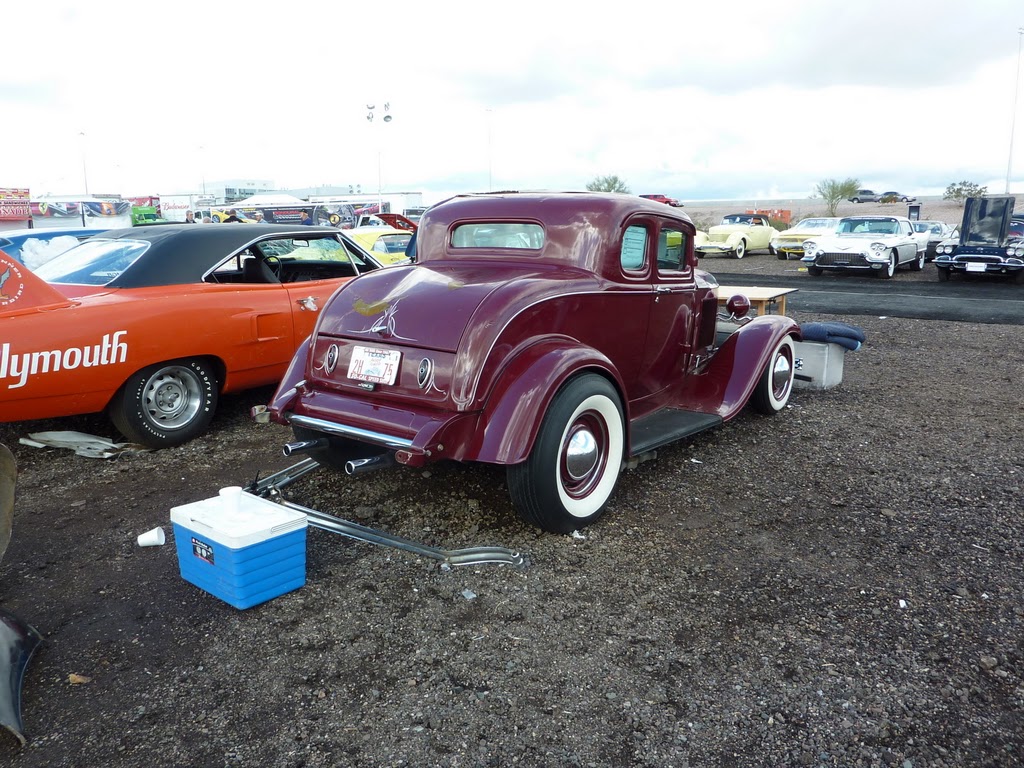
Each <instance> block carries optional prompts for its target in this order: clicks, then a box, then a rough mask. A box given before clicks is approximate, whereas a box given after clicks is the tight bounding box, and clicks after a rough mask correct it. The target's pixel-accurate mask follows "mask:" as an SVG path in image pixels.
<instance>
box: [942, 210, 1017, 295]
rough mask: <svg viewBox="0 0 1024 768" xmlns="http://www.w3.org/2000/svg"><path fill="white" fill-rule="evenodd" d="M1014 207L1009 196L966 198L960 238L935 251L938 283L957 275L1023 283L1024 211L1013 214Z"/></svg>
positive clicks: (943, 244) (947, 241)
mask: <svg viewBox="0 0 1024 768" xmlns="http://www.w3.org/2000/svg"><path fill="white" fill-rule="evenodd" d="M1015 203H1016V199H1015V198H1013V197H1011V196H1009V195H998V196H993V197H969V198H967V201H966V202H965V203H964V218H963V221H962V222H961V224H960V237H959V238H958V239H957V240H953V239H949V240H945V241H943V242H942V243H940V244H939V247H938V249H937V251H936V256H935V266H936V267H937V268H938V277H939V280H941V281H945V280H949V278H950V277H951V276H952V274H953V273H954V272H960V273H961V274H968V273H969V274H987V275H1005V276H1007V277H1011V278H1013V280H1014V282H1016V283H1024V211H1020V212H1018V213H1013V206H1014V204H1015Z"/></svg>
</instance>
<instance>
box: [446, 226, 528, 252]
mask: <svg viewBox="0 0 1024 768" xmlns="http://www.w3.org/2000/svg"><path fill="white" fill-rule="evenodd" d="M543 247H544V229H543V228H542V227H541V226H540V225H539V224H526V223H505V222H502V223H498V222H473V223H472V224H460V225H458V226H457V227H455V230H454V231H453V232H452V248H516V249H523V248H525V249H528V250H538V249H540V248H543Z"/></svg>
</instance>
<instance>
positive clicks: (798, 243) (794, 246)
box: [771, 216, 839, 261]
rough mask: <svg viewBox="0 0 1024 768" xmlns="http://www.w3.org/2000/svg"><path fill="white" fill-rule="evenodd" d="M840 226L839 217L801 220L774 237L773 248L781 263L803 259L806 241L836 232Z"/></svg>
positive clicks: (772, 240) (818, 217)
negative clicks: (837, 226) (793, 258)
mask: <svg viewBox="0 0 1024 768" xmlns="http://www.w3.org/2000/svg"><path fill="white" fill-rule="evenodd" d="M837 224H839V217H838V216H817V217H815V218H811V219H801V220H800V221H799V222H797V223H796V224H795V225H794V226H792V227H790V228H789V229H786V230H783V231H782V232H777V233H775V234H774V235H772V239H771V247H772V249H773V250H774V251H775V255H776V256H778V257H779V259H780V260H781V261H785V260H786V259H789V258H791V257H794V256H795V257H796V258H798V259H799V258H803V255H804V241H805V240H807V239H808V238H809V237H818V236H821V235H825V234H828V233H829V232H834V231H835V228H836V225H837Z"/></svg>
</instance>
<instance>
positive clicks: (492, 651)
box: [0, 206, 1024, 768]
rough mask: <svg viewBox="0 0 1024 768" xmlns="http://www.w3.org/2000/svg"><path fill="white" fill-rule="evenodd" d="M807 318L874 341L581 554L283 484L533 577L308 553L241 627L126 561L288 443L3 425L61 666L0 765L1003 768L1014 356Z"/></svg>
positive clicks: (1018, 593)
mask: <svg viewBox="0 0 1024 768" xmlns="http://www.w3.org/2000/svg"><path fill="white" fill-rule="evenodd" d="M861 208H865V206H861ZM758 260H760V261H763V262H765V264H768V263H770V264H772V265H773V268H776V269H790V268H794V269H795V263H789V264H787V263H785V262H779V261H777V260H775V259H771V258H770V257H767V256H764V255H760V256H752V257H748V259H745V260H744V261H743V266H744V268H746V267H747V266H748V265H750V266H751V267H753V266H756V265H757V264H758V263H759V261H758ZM706 266H712V264H710V263H708V264H707V265H706ZM712 268H713V267H712ZM922 275H925V276H927V275H928V272H927V270H926V272H925V273H922ZM905 277H909V275H905V274H904V273H900V275H898V276H897V278H896V279H897V280H900V279H904V278H905ZM933 278H934V276H932V278H931V279H933ZM915 279H916V276H915ZM921 279H926V278H925V277H922V278H921ZM796 319H797V320H799V321H801V322H807V321H811V320H822V319H829V320H841V321H846V322H850V323H852V324H854V325H857V326H859V327H861V328H863V329H864V330H865V332H866V333H867V335H868V342H867V344H866V345H865V346H864V348H863V349H861V350H859V351H857V352H854V353H850V354H848V355H847V356H846V362H845V376H844V380H843V383H842V384H841V385H840V386H839V387H837V388H835V389H831V390H827V391H808V390H800V391H798V392H797V393H796V395H795V396H794V398H793V400H792V401H791V406H790V407H789V408H787V409H786V410H785V411H784V412H783V413H781V414H779V415H778V416H776V417H774V418H768V417H761V416H758V415H756V414H753V413H749V414H744V415H742V416H741V417H740V418H738V419H737V420H735V421H733V422H731V423H730V424H728V425H726V426H725V427H723V428H721V429H719V430H717V431H714V432H710V433H706V434H704V435H702V436H699V437H697V438H695V439H693V440H691V441H688V442H685V443H682V444H679V445H677V446H675V447H671V448H669V449H667V450H663V451H661V452H660V453H659V457H658V459H657V460H656V461H653V462H647V463H644V464H642V465H640V466H639V467H638V468H637V469H635V470H632V471H629V472H627V473H626V474H625V475H624V476H623V480H622V482H621V484H620V487H619V490H618V492H617V494H616V496H615V497H614V498H613V502H612V504H611V506H610V509H609V511H608V512H607V514H606V515H605V517H604V518H603V519H602V520H601V521H600V522H599V523H598V524H597V525H595V526H593V527H591V528H589V529H587V530H585V531H584V532H582V533H581V534H580V535H579V536H578V537H575V536H554V535H549V534H541V533H539V532H536V531H534V530H532V529H529V528H527V527H526V526H525V525H524V524H522V523H520V522H519V520H518V519H517V518H516V517H515V514H514V512H513V510H512V507H511V505H510V503H509V500H508V495H507V492H506V488H505V478H504V473H503V472H502V471H500V470H496V469H493V468H488V467H482V466H461V465H438V466H435V467H433V468H431V469H430V471H412V470H394V471H387V472H382V473H377V474H371V475H367V476H364V477H360V478H349V477H344V476H340V475H336V474H331V473H329V472H328V471H326V470H321V471H320V472H318V473H316V474H314V475H311V476H309V477H307V478H305V479H303V480H301V481H300V482H298V483H296V484H295V485H294V486H292V487H291V488H290V489H289V494H290V495H291V496H293V497H294V498H295V499H296V500H297V501H299V502H301V503H303V504H307V505H309V506H313V507H316V508H318V509H323V510H326V511H332V512H336V513H337V514H339V515H341V516H342V517H345V518H348V519H352V520H355V521H357V522H360V523H363V524H366V525H371V526H375V527H379V528H382V529H385V530H388V531H391V532H394V533H398V534H400V535H403V536H406V537H408V538H411V539H415V540H419V541H424V542H427V543H430V544H434V545H439V546H446V547H460V546H469V545H474V544H495V545H502V546H506V547H511V548H513V549H517V550H519V551H521V552H522V553H524V554H525V555H526V557H527V563H526V565H525V566H523V567H519V568H516V567H510V566H497V565H484V566H475V567H466V568H455V569H448V570H444V569H442V568H440V567H439V566H438V565H437V563H435V562H434V561H431V560H427V559H424V558H420V557H416V556H414V555H410V554H407V553H404V552H400V551H395V550H388V549H384V548H380V547H375V546H372V545H369V544H364V543H359V542H354V541H351V540H349V539H345V538H342V537H340V536H337V535H335V534H332V533H328V532H325V531H322V530H317V529H311V530H310V531H309V534H308V555H307V556H308V564H307V584H306V586H305V587H303V588H302V589H300V590H298V591H295V592H292V593H290V594H287V595H285V596H282V597H279V598H276V599H274V600H272V601H270V602H268V603H266V604H263V605H261V606H257V607H255V608H252V609H249V610H246V611H239V610H236V609H234V608H232V607H231V606H229V605H227V604H225V603H223V602H221V601H219V600H218V599H216V598H215V597H212V596H211V595H209V594H207V593H205V592H203V591H201V590H199V589H197V588H196V587H194V586H192V585H190V584H188V583H187V582H185V581H183V580H182V579H181V578H180V576H179V573H178V563H177V558H176V555H175V550H174V548H173V544H174V541H173V538H172V537H169V540H168V544H167V545H165V546H163V547H154V548H139V547H137V546H136V544H135V537H136V536H137V535H138V534H139V533H141V532H143V531H145V530H147V529H149V528H152V527H154V526H157V525H163V526H164V527H165V529H166V530H168V532H170V526H169V525H168V517H169V510H170V508H171V507H172V506H175V505H179V504H183V503H186V502H190V501H195V500H198V499H201V498H204V497H207V496H211V495H214V494H216V491H217V489H218V488H219V487H221V486H225V485H231V484H244V483H246V482H247V481H248V480H250V479H251V478H253V477H254V476H255V475H256V473H257V472H261V473H263V474H265V473H267V472H269V471H273V470H276V469H279V468H282V467H284V466H286V465H287V464H289V463H291V460H288V459H285V458H284V457H282V456H281V455H280V446H281V444H282V443H283V442H285V441H286V440H287V439H288V438H289V434H288V433H287V430H285V429H284V428H283V427H279V426H259V425H255V424H253V423H251V422H250V420H249V418H248V416H247V412H248V408H249V407H250V406H251V405H253V404H256V403H261V402H266V400H267V398H268V397H269V394H270V392H269V391H268V390H259V391H256V392H252V393H248V394H246V395H245V396H236V397H230V398H226V399H225V400H224V401H223V403H222V408H221V411H220V412H219V414H218V417H217V418H216V420H215V422H214V428H213V430H212V431H211V432H210V433H209V434H208V435H206V436H204V437H203V438H201V439H198V440H196V441H194V442H192V443H190V444H188V445H185V446H182V447H180V448H174V449H167V450H163V451H159V452H154V453H137V454H127V455H124V456H122V457H121V458H119V459H116V460H97V459H86V458H81V457H77V456H74V455H72V454H71V453H70V452H69V451H62V450H57V449H35V448H29V447H26V446H22V445H19V444H18V438H19V437H21V436H23V435H25V434H27V433H28V432H30V431H39V430H44V429H76V430H80V431H84V432H89V433H93V434H99V435H105V436H109V437H114V434H113V433H112V431H111V430H110V428H109V427H108V426H107V424H106V423H105V422H104V421H103V420H101V419H100V418H98V417H87V418H75V419H65V420H61V421H54V422H36V423H31V424H21V425H3V426H2V427H0V441H2V442H3V443H5V444H7V445H8V446H10V447H11V448H12V450H14V451H15V454H16V457H17V459H18V461H19V465H20V470H21V471H20V475H19V487H18V501H17V512H16V517H15V525H14V537H13V540H12V543H11V546H10V548H9V550H8V552H7V555H6V557H5V559H4V561H3V563H2V564H0V605H3V606H4V607H5V608H7V609H9V610H12V611H14V612H15V613H17V614H19V615H20V616H21V617H23V618H24V619H26V620H28V621H30V622H31V623H33V624H34V625H35V626H36V627H37V628H38V629H39V630H40V631H41V632H42V633H43V634H44V635H45V636H46V638H47V641H48V642H47V645H46V646H45V647H44V648H42V649H41V650H40V651H39V653H38V654H37V655H36V657H35V658H34V659H33V661H32V663H31V665H30V666H29V669H28V674H27V677H26V680H25V686H24V696H23V710H24V719H25V728H26V730H27V732H28V734H29V736H30V737H31V739H32V740H31V742H30V743H29V745H28V746H27V747H25V748H23V749H19V748H18V745H17V742H16V741H15V740H14V739H13V738H12V737H9V736H8V735H6V734H4V735H3V736H2V737H0V765H12V766H20V767H22V766H23V767H24V768H30V767H32V768H34V767H35V766H97V765H115V764H116V765H125V766H157V765H159V766H164V765H167V766H177V765H191V766H232V765H240V766H241V765H244V766H265V765H276V766H398V765H407V766H488V765H494V766H499V765H501V766H504V765H524V766H556V765H557V766H626V765H629V766H652V767H654V766H658V767H659V768H660V767H662V766H680V767H681V766H737V767H739V766H743V767H746V766H790V765H794V766H890V765H892V766H899V767H900V768H923V767H924V766H935V767H939V766H948V767H949V768H953V767H954V766H1012V765H1022V764H1024V759H1022V755H1024V679H1022V677H1024V640H1022V638H1024V632H1022V628H1024V540H1022V537H1021V530H1022V526H1024V510H1022V504H1021V498H1022V495H1024V459H1022V458H1021V457H1024V438H1022V436H1021V418H1020V417H1021V409H1020V403H1019V402H1018V399H1017V398H1015V397H1014V396H1012V395H1011V394H1010V393H1011V392H1012V391H1014V390H1015V389H1016V384H1017V382H1019V377H1020V371H1021V368H1022V357H1021V352H1020V350H1021V349H1022V348H1024V328H1022V327H1020V326H993V325H970V324H959V323H944V322H922V321H915V320H901V319H896V318H885V319H883V318H877V317H844V316H843V315H842V314H838V315H828V316H809V315H801V314H799V313H796ZM70 675H78V676H81V677H80V678H75V679H77V680H80V681H81V682H76V683H72V682H70V678H69V676H70Z"/></svg>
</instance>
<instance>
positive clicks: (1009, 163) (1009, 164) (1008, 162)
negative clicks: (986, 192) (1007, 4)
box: [1006, 27, 1024, 194]
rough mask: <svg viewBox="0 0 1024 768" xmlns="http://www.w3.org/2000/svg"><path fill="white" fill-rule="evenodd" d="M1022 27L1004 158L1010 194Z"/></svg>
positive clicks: (1020, 29)
mask: <svg viewBox="0 0 1024 768" xmlns="http://www.w3.org/2000/svg"><path fill="white" fill-rule="evenodd" d="M1021 40H1024V27H1017V77H1016V79H1015V80H1014V83H1013V112H1012V113H1011V115H1010V155H1009V157H1008V158H1007V159H1006V194H1010V169H1011V168H1012V167H1013V133H1014V129H1015V128H1016V122H1017V94H1018V92H1019V91H1020V49H1021V46H1020V43H1021Z"/></svg>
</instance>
